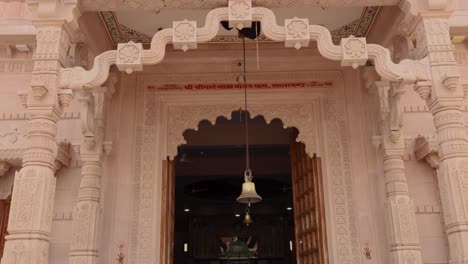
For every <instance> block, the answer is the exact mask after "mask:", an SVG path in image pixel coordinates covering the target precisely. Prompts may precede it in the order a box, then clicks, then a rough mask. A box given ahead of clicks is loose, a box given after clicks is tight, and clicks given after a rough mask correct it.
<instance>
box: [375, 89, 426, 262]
mask: <svg viewBox="0 0 468 264" xmlns="http://www.w3.org/2000/svg"><path fill="white" fill-rule="evenodd" d="M376 86H377V88H378V90H379V96H380V112H381V116H382V121H381V123H380V132H381V135H382V136H380V137H377V140H378V141H377V142H376V143H378V145H380V147H381V151H382V154H383V167H384V177H385V191H386V197H387V199H386V206H385V209H386V218H387V222H386V224H387V230H388V231H387V233H388V237H389V245H390V258H391V260H390V263H391V264H407V263H413V264H422V256H421V247H420V244H419V233H418V229H417V225H416V215H415V211H414V202H413V200H412V199H411V197H410V195H409V191H408V183H407V179H406V174H405V163H404V159H403V155H404V152H405V142H404V137H403V135H402V133H401V131H400V126H401V119H402V111H401V105H400V103H399V98H400V96H401V95H402V94H403V93H404V90H403V89H404V86H402V85H401V84H394V85H393V86H392V85H391V84H390V83H389V82H387V81H379V82H376Z"/></svg>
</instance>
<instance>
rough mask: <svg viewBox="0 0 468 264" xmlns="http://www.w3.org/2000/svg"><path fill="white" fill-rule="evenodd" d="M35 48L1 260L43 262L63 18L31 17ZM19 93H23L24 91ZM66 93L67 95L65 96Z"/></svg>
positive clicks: (60, 102)
mask: <svg viewBox="0 0 468 264" xmlns="http://www.w3.org/2000/svg"><path fill="white" fill-rule="evenodd" d="M36 27H37V48H36V51H35V53H34V56H33V60H34V70H33V73H32V79H31V87H32V89H31V90H30V91H29V93H28V94H27V99H26V106H27V110H28V113H29V115H30V117H31V118H30V121H29V131H28V134H27V139H28V145H27V148H26V150H25V152H24V155H23V167H22V168H21V170H20V171H19V172H18V173H16V176H15V181H14V189H13V195H12V203H11V212H10V218H9V224H8V234H9V235H8V236H6V244H5V253H4V257H3V259H2V264H29V263H34V264H47V263H48V258H49V257H48V255H49V239H50V230H51V223H52V213H53V208H54V197H55V176H54V170H55V153H56V148H57V143H56V134H57V121H58V120H59V118H60V116H61V113H62V108H63V106H64V105H66V101H67V100H68V99H70V97H71V96H72V94H71V93H66V94H67V96H62V97H61V95H63V91H62V90H61V89H59V88H58V87H57V83H58V78H59V77H58V71H59V68H60V67H61V65H62V61H63V60H64V59H65V57H66V53H65V51H66V50H67V46H68V45H69V37H68V33H67V31H66V29H65V26H64V23H63V22H59V21H36ZM23 96H24V95H23ZM65 97H66V98H65Z"/></svg>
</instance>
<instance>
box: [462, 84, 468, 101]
mask: <svg viewBox="0 0 468 264" xmlns="http://www.w3.org/2000/svg"><path fill="white" fill-rule="evenodd" d="M462 86H463V93H464V94H465V98H468V80H463V82H462Z"/></svg>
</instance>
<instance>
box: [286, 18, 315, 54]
mask: <svg viewBox="0 0 468 264" xmlns="http://www.w3.org/2000/svg"><path fill="white" fill-rule="evenodd" d="M284 28H285V30H286V41H285V46H286V47H294V48H296V49H300V48H302V47H308V46H309V43H310V25H309V19H307V18H306V19H300V18H297V17H295V18H293V19H285V20H284Z"/></svg>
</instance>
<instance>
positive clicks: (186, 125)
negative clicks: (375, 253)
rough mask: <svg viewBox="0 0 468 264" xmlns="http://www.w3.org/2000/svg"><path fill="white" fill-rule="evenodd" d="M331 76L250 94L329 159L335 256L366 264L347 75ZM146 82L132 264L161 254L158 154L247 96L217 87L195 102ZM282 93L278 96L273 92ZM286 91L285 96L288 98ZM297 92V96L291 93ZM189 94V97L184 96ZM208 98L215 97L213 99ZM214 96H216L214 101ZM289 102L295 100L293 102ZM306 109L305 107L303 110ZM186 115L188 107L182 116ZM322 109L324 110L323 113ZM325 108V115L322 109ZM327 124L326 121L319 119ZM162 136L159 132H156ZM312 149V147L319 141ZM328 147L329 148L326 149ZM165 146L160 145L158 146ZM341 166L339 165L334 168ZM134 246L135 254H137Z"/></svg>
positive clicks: (257, 109) (141, 93)
mask: <svg viewBox="0 0 468 264" xmlns="http://www.w3.org/2000/svg"><path fill="white" fill-rule="evenodd" d="M326 76H327V77H326V79H330V78H331V79H333V80H335V81H336V82H337V83H340V84H338V85H337V86H336V87H332V88H329V89H323V90H317V92H314V90H313V89H301V90H296V93H294V92H293V94H295V95H292V94H291V91H287V92H285V91H284V90H277V91H272V92H271V93H268V95H266V94H265V93H263V92H255V91H252V92H251V93H250V94H249V96H250V101H251V107H249V109H250V111H251V114H252V115H263V116H264V117H265V120H267V121H269V120H271V119H273V118H280V119H281V120H282V121H283V125H284V126H285V127H291V126H295V127H297V128H298V129H299V131H300V132H299V135H301V134H302V136H303V137H302V138H300V139H299V140H301V141H303V142H304V143H305V144H306V147H307V152H308V153H319V155H320V156H322V157H324V159H323V160H324V161H325V164H324V166H325V167H326V168H328V169H326V170H325V169H324V171H326V172H327V173H329V174H327V175H326V176H324V177H325V178H327V179H328V180H329V184H331V185H332V188H333V191H331V192H330V193H329V194H330V195H333V197H328V198H326V199H329V201H330V202H331V204H333V205H331V206H330V208H329V210H330V212H329V213H330V214H327V215H330V217H332V218H334V219H335V221H334V223H335V224H336V226H334V227H332V228H334V230H340V232H337V233H336V236H335V237H334V238H332V239H331V241H333V242H332V243H336V244H334V245H333V246H334V247H336V248H337V252H338V253H337V254H336V255H335V256H333V262H336V263H358V262H359V260H360V256H361V248H360V244H359V242H358V237H357V234H358V231H357V225H356V216H355V213H354V212H355V205H354V198H353V195H354V194H353V183H352V182H353V176H352V172H351V171H352V168H351V162H350V160H351V158H350V155H351V153H350V145H349V139H348V127H347V120H346V114H345V107H344V105H345V104H344V97H343V93H344V90H343V86H342V84H341V82H342V81H341V76H340V75H337V74H328V75H326ZM145 88H146V87H141V86H140V87H139V89H138V92H137V93H138V99H137V100H138V101H139V102H141V104H139V105H140V107H139V108H138V109H137V115H136V116H137V120H136V122H137V124H136V126H135V129H136V131H135V133H136V138H135V174H134V175H135V178H134V180H133V182H134V186H135V189H134V194H135V196H134V197H133V199H134V205H133V208H134V211H132V218H131V223H132V224H131V230H132V235H131V241H130V246H129V252H130V254H129V256H128V257H129V260H128V261H129V263H137V262H138V260H140V259H147V260H148V262H151V261H152V256H153V255H154V252H152V251H151V250H148V247H147V245H148V243H154V242H155V238H154V236H152V235H151V234H152V232H154V230H155V228H156V227H155V226H154V224H153V223H154V221H151V219H152V216H153V215H154V214H157V212H155V210H156V209H155V208H157V207H155V203H158V202H159V197H157V195H156V194H157V193H158V191H157V190H155V188H154V186H157V185H156V184H155V181H156V180H157V179H159V177H161V176H160V173H161V169H160V164H159V163H157V162H154V160H160V159H164V158H165V157H167V156H168V155H169V156H171V155H175V154H176V150H177V146H178V145H179V144H183V142H184V138H183V136H182V133H183V132H184V131H185V130H186V129H192V128H196V127H197V126H198V124H199V122H200V120H202V119H207V120H209V121H211V122H214V120H216V118H217V117H219V116H225V117H227V118H229V117H230V116H231V111H233V110H238V109H239V105H240V102H241V101H242V99H243V97H242V93H241V92H240V91H226V92H224V93H223V94H222V95H221V94H219V92H218V93H214V92H210V91H197V92H196V93H194V94H193V97H192V98H191V100H190V101H183V97H184V96H186V95H187V94H186V92H183V93H182V92H181V93H180V95H181V97H178V96H177V93H176V92H161V91H157V90H151V89H145ZM272 93H277V94H276V95H275V96H272V98H275V100H274V101H272V100H265V98H266V97H265V96H270V94H272ZM281 95H282V96H281ZM289 96H291V97H289ZM179 100H182V101H179ZM204 100H207V101H206V102H211V104H210V103H205V101H204ZM213 102H216V103H215V104H213ZM285 102H288V103H285ZM296 108H298V109H296ZM181 113H183V114H182V115H181ZM318 113H324V115H320V114H318ZM317 114H318V115H317ZM163 115H164V116H167V119H166V120H167V121H166V122H167V123H166V122H164V123H161V122H160V119H159V118H160V117H161V116H163ZM317 123H323V124H326V125H325V127H324V126H316V125H314V124H317ZM157 134H159V135H161V137H156V136H155V135H157ZM314 145H315V148H314V147H312V148H311V147H310V146H314ZM325 149H326V151H324V150H325ZM158 150H159V151H158ZM332 168H333V169H332ZM131 252H134V253H131Z"/></svg>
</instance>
